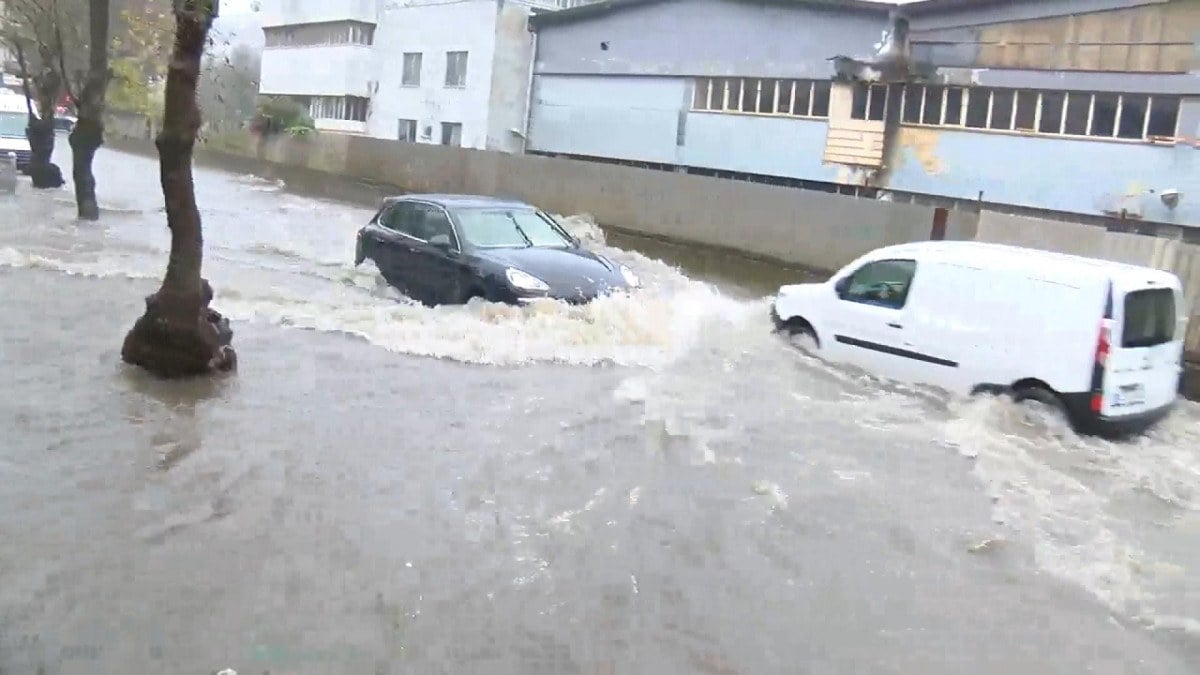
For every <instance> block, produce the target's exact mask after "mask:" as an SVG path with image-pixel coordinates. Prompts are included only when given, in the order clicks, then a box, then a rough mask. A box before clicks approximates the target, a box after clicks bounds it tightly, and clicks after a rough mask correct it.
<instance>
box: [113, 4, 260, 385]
mask: <svg viewBox="0 0 1200 675" xmlns="http://www.w3.org/2000/svg"><path fill="white" fill-rule="evenodd" d="M212 5H213V0H175V2H174V10H175V47H174V53H173V54H172V56H171V63H170V68H169V70H168V71H167V89H166V95H165V110H164V114H163V122H162V130H161V131H160V132H159V134H158V139H157V140H156V141H155V144H156V145H157V146H158V156H159V167H160V180H161V182H162V190H163V197H164V198H165V200H166V210H167V227H168V228H170V230H171V253H170V257H169V258H168V259H167V271H166V274H165V276H164V277H163V282H162V286H161V287H160V288H159V289H158V292H156V293H155V294H153V295H151V296H150V297H148V298H146V313H145V314H143V315H142V316H141V318H139V319H138V320H137V322H136V323H135V324H134V326H133V329H132V330H130V331H129V334H128V335H127V336H126V337H125V344H124V346H123V347H122V349H121V358H122V359H124V360H125V361H126V362H127V363H132V364H135V365H138V366H141V367H143V368H145V369H147V370H149V371H151V372H153V373H155V374H157V375H160V376H163V377H187V376H191V375H200V374H204V373H210V372H213V371H226V370H232V369H233V368H235V367H236V363H237V357H236V355H235V354H234V353H233V349H232V348H231V346H230V342H231V340H232V332H231V331H230V330H229V328H228V322H227V321H225V320H224V319H223V318H222V317H221V316H220V314H217V313H216V312H214V311H212V310H210V309H209V308H208V303H209V302H210V301H211V299H212V289H211V288H210V287H209V285H208V282H207V281H205V280H204V279H203V278H202V277H201V276H200V271H201V264H202V262H203V259H204V237H203V234H202V228H201V222H200V210H199V209H198V208H197V206H196V192H195V186H194V184H193V182H192V150H193V148H194V147H195V144H196V133H197V131H198V130H199V128H200V109H199V107H198V106H197V105H196V87H197V85H198V83H199V79H200V58H201V56H202V55H203V53H204V47H205V45H206V43H207V40H208V31H209V29H210V28H211V27H212V20H213V16H212Z"/></svg>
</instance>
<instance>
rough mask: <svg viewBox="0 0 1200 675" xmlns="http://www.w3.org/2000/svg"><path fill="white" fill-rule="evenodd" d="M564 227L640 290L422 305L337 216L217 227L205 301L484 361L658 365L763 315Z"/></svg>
mask: <svg viewBox="0 0 1200 675" xmlns="http://www.w3.org/2000/svg"><path fill="white" fill-rule="evenodd" d="M562 222H563V223H564V225H565V226H567V227H568V228H569V229H570V230H571V231H572V233H574V234H576V235H577V236H580V238H581V239H582V240H584V241H587V242H590V244H589V245H590V246H592V247H594V248H596V249H597V250H599V252H601V253H603V254H605V255H607V256H610V257H611V258H613V259H615V260H617V261H619V262H621V263H624V264H626V265H628V266H629V267H630V268H631V269H633V270H634V271H635V273H637V274H638V276H639V277H640V278H641V280H642V287H641V288H639V289H637V290H634V291H632V292H630V293H624V294H617V295H614V296H611V297H606V298H600V299H598V300H596V301H594V302H591V303H588V304H586V305H569V304H567V303H562V302H556V301H551V300H544V301H539V302H535V303H531V304H529V305H527V306H521V307H517V306H510V305H503V304H495V303H487V302H481V301H473V302H472V303H471V304H469V305H465V306H443V307H426V306H423V305H420V304H417V303H414V302H411V301H409V300H408V299H406V298H404V297H403V296H401V295H399V294H398V293H397V292H395V291H394V290H393V289H390V288H388V287H387V286H386V284H384V283H383V281H382V279H381V278H380V277H379V275H378V273H377V271H376V270H375V269H374V268H373V267H372V266H371V265H370V264H369V263H366V264H364V265H362V266H360V267H358V268H355V267H353V266H352V265H351V263H352V256H353V236H354V232H355V230H356V229H357V227H359V226H361V225H360V224H359V223H358V222H357V220H356V219H354V218H346V219H342V220H340V221H339V223H338V224H339V227H338V228H336V229H338V230H341V236H336V233H335V236H331V235H330V233H329V232H328V228H326V229H322V228H321V227H320V225H321V223H317V224H316V226H314V225H313V224H311V223H310V224H306V225H305V226H303V227H297V228H296V229H295V230H293V231H292V232H291V233H290V234H291V236H288V237H280V238H279V239H278V240H277V241H276V243H267V242H264V241H262V239H263V236H264V235H262V234H261V233H260V234H256V235H255V236H254V237H247V238H243V239H242V240H241V241H238V240H237V239H236V238H235V237H234V236H233V235H229V234H225V236H221V237H219V238H218V241H220V247H219V248H216V247H214V248H216V250H215V251H214V252H213V253H212V254H210V255H209V256H208V257H207V259H206V275H207V276H208V277H209V278H210V279H211V280H212V281H213V284H214V286H215V287H216V298H215V300H214V306H215V307H217V308H218V309H220V311H222V312H223V313H224V314H226V315H227V316H229V317H230V318H232V319H235V320H236V319H241V320H256V321H266V322H269V323H272V324H275V325H280V326H290V327H299V328H306V329H312V330H319V331H326V332H335V333H347V334H352V335H356V336H359V337H362V338H364V339H366V340H367V341H369V342H370V343H372V344H374V345H377V346H379V347H382V348H384V349H387V350H389V351H394V352H397V353H405V354H414V355H421V356H431V357H439V358H449V359H454V360H459V361H465V362H470V363H480V364H491V365H519V364H526V363H533V362H560V363H572V364H581V365H589V364H599V363H615V364H621V365H631V366H661V365H664V364H666V363H669V362H671V361H673V360H674V359H676V358H678V357H679V355H680V354H682V353H684V352H686V351H687V349H689V347H690V346H691V344H692V343H693V341H694V338H695V336H697V335H699V334H701V333H703V332H704V331H705V330H706V329H707V328H710V327H711V326H713V325H719V324H740V323H745V322H748V321H753V320H756V319H760V318H761V317H760V316H759V314H761V312H760V311H758V310H759V308H757V307H756V306H754V305H752V304H748V303H744V302H740V301H737V300H733V299H731V298H728V297H726V296H724V295H722V294H721V293H720V292H719V291H718V290H717V289H716V288H715V287H714V286H712V285H709V284H703V283H699V282H695V281H693V280H690V279H688V278H687V277H686V276H685V275H683V274H682V273H680V272H679V271H678V270H677V269H675V268H672V267H670V266H668V265H666V264H663V263H661V262H659V261H655V260H651V259H649V258H646V257H645V256H641V255H639V254H636V253H630V252H626V251H621V250H619V249H615V248H611V247H608V246H605V245H603V244H602V243H600V242H603V241H604V237H603V232H602V231H601V230H600V229H599V228H598V227H596V226H595V224H594V222H592V221H591V220H590V219H588V218H580V217H574V218H564V219H562ZM325 225H328V223H325ZM239 244H240V248H239V247H238V246H236V245H239ZM0 251H2V252H0V265H4V266H8V267H34V268H41V269H49V270H55V271H59V272H63V273H66V274H82V275H87V276H97V277H124V278H134V279H157V278H159V277H160V275H161V273H162V269H163V264H164V262H165V261H164V260H162V259H161V258H160V257H158V256H155V255H151V254H150V253H149V252H146V251H124V252H122V250H121V249H119V248H115V247H114V249H111V250H99V251H97V252H95V253H94V255H92V256H91V257H89V258H87V259H84V258H80V257H79V256H73V255H71V254H70V253H67V252H61V251H60V252H37V253H33V252H30V251H21V250H18V249H15V248H12V247H7V248H5V249H2V250H0Z"/></svg>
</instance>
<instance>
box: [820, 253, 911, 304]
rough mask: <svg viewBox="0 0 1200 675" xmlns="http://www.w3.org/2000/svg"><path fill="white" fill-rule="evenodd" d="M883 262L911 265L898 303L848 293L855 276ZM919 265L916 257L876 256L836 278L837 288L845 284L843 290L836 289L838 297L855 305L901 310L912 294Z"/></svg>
mask: <svg viewBox="0 0 1200 675" xmlns="http://www.w3.org/2000/svg"><path fill="white" fill-rule="evenodd" d="M884 263H909V264H911V265H912V272H911V273H910V274H909V276H908V285H907V286H906V287H905V289H904V295H903V296H901V298H900V304H899V305H893V304H888V303H885V302H882V301H878V300H869V299H866V298H859V297H854V296H851V295H850V287H851V286H852V285H853V284H854V278H855V277H857V276H858V275H859V274H860V273H862V272H863V270H866V269H867V268H869V267H871V266H873V265H882V264H884ZM919 267H920V263H919V262H918V261H917V259H916V258H878V259H876V260H869V261H867V262H864V263H863V264H861V265H859V266H858V267H857V268H855V270H854V271H853V272H851V273H849V274H847V275H845V276H843V277H841V278H840V279H838V281H837V284H836V286H837V287H838V288H839V289H840V288H841V286H842V285H843V284H844V285H845V289H844V290H838V293H837V296H838V299H839V300H841V301H842V302H851V303H854V304H856V305H867V306H870V307H879V308H881V309H890V310H894V311H900V310H903V309H904V308H905V306H907V305H908V296H909V295H911V294H912V285H913V281H914V280H915V279H916V278H917V269H918V268H919Z"/></svg>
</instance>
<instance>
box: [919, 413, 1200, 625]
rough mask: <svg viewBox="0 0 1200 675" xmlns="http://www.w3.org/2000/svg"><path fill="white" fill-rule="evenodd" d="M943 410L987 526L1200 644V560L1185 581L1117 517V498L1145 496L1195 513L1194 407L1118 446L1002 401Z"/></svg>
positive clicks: (1198, 501)
mask: <svg viewBox="0 0 1200 675" xmlns="http://www.w3.org/2000/svg"><path fill="white" fill-rule="evenodd" d="M951 408H952V413H953V414H952V416H951V417H950V419H949V420H948V421H944V422H941V423H939V425H940V432H941V434H942V437H943V440H944V441H946V442H947V443H948V444H949V445H951V446H952V447H955V448H957V449H958V451H959V452H960V453H961V454H962V455H963V456H964V457H968V458H971V459H973V461H974V466H973V472H974V474H975V475H976V477H977V478H978V479H979V480H980V481H981V482H982V483H983V484H984V485H985V486H986V488H987V490H988V492H989V493H990V496H991V497H992V499H993V502H994V507H993V515H994V518H995V520H996V521H997V522H998V523H1002V524H1003V525H1004V526H1006V527H1010V528H1013V529H1015V530H1017V531H1018V532H1020V533H1023V534H1024V535H1025V536H1027V537H1028V538H1029V539H1030V540H1031V541H1032V542H1033V544H1034V554H1035V557H1036V562H1037V564H1038V566H1039V567H1040V568H1042V569H1044V570H1045V571H1047V572H1049V573H1050V574H1053V575H1055V576H1057V577H1059V578H1061V579H1063V580H1065V581H1067V582H1069V583H1072V584H1076V585H1078V586H1080V587H1082V588H1084V589H1085V590H1086V591H1088V592H1089V593H1091V594H1092V595H1093V596H1094V597H1096V598H1097V599H1098V600H1099V601H1100V602H1102V603H1103V604H1104V605H1105V606H1106V607H1108V608H1109V609H1110V610H1111V611H1113V612H1114V613H1115V614H1116V615H1118V616H1120V617H1123V618H1124V619H1126V620H1133V621H1137V622H1139V623H1141V624H1143V625H1146V626H1148V627H1152V628H1159V629H1163V630H1172V631H1182V632H1185V633H1188V634H1195V635H1200V632H1197V630H1196V628H1197V627H1198V626H1200V606H1196V604H1195V603H1194V602H1193V603H1192V604H1191V605H1190V606H1189V605H1188V604H1187V597H1189V596H1191V597H1195V596H1196V595H1197V594H1200V578H1197V572H1198V571H1200V570H1197V569H1196V564H1197V563H1200V554H1195V553H1194V554H1192V555H1191V556H1190V565H1189V567H1190V570H1189V569H1186V568H1184V567H1183V565H1187V564H1188V563H1187V562H1184V563H1178V564H1177V563H1173V562H1171V561H1169V560H1166V559H1163V557H1162V556H1170V555H1171V554H1170V552H1168V551H1164V550H1161V549H1160V547H1158V546H1154V545H1147V543H1145V542H1143V541H1140V537H1139V530H1140V529H1141V528H1144V527H1145V523H1144V521H1143V518H1138V519H1137V521H1136V522H1135V521H1134V520H1132V519H1130V518H1129V516H1128V515H1127V514H1124V513H1122V512H1120V511H1119V510H1115V509H1114V508H1113V504H1114V502H1115V501H1117V500H1120V499H1121V498H1123V497H1128V496H1130V495H1139V494H1150V495H1153V496H1154V497H1155V498H1157V499H1159V500H1161V502H1162V503H1164V504H1166V505H1168V507H1169V511H1170V512H1172V513H1176V514H1181V513H1189V512H1195V511H1197V510H1198V509H1200V406H1197V405H1196V404H1193V403H1186V402H1185V403H1183V404H1181V405H1180V407H1179V409H1177V410H1176V411H1175V412H1174V413H1173V414H1172V415H1171V416H1170V417H1168V418H1167V419H1166V420H1164V421H1163V422H1162V423H1161V424H1160V425H1159V426H1158V427H1156V428H1154V429H1152V430H1151V431H1150V432H1149V433H1148V434H1146V435H1145V436H1143V437H1141V438H1138V439H1134V440H1130V441H1125V442H1109V441H1105V440H1101V439H1098V438H1091V437H1087V438H1084V437H1079V436H1077V435H1076V434H1074V433H1073V432H1072V431H1071V430H1070V429H1069V428H1066V427H1064V426H1062V425H1061V424H1059V423H1056V422H1048V421H1047V420H1044V419H1038V418H1036V417H1031V416H1030V415H1029V414H1028V411H1027V410H1026V409H1025V408H1024V407H1023V406H1019V405H1016V404H1014V403H1012V402H1011V401H1009V400H1008V399H1004V398H979V399H973V400H970V401H953V402H952V403H951ZM939 425H931V426H939ZM1146 518H1147V519H1148V518H1149V516H1147V517H1146ZM1169 521H1170V517H1169V516H1168V517H1167V520H1166V522H1168V523H1169ZM1189 575H1190V576H1189ZM1181 585H1182V588H1181ZM1189 586H1190V588H1189ZM1181 591H1182V593H1181Z"/></svg>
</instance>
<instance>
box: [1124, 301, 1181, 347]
mask: <svg viewBox="0 0 1200 675" xmlns="http://www.w3.org/2000/svg"><path fill="white" fill-rule="evenodd" d="M1176 321H1177V317H1176V316H1175V292H1174V291H1172V290H1171V289H1169V288H1154V289H1149V290H1144V291H1133V292H1132V293H1129V294H1128V295H1126V296H1125V317H1124V322H1123V325H1122V326H1121V346H1122V347H1124V348H1127V349H1137V348H1141V347H1154V346H1156V345H1161V344H1165V343H1167V342H1170V341H1171V340H1174V339H1175V324H1176Z"/></svg>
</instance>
